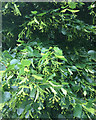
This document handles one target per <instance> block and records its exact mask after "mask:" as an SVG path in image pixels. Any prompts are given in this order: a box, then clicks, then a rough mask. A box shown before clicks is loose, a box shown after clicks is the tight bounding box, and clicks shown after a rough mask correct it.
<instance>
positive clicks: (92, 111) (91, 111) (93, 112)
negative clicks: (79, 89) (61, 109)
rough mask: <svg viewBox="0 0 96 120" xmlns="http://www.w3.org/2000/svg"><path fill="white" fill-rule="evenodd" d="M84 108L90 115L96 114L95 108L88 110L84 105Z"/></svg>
mask: <svg viewBox="0 0 96 120" xmlns="http://www.w3.org/2000/svg"><path fill="white" fill-rule="evenodd" d="M82 106H83V108H85V110H86V111H87V112H90V113H92V114H95V111H96V110H95V109H93V108H87V107H86V106H84V105H82Z"/></svg>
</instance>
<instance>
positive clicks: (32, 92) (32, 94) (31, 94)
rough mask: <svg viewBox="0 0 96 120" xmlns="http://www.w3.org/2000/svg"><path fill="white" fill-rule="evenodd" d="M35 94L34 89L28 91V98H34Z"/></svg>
mask: <svg viewBox="0 0 96 120" xmlns="http://www.w3.org/2000/svg"><path fill="white" fill-rule="evenodd" d="M35 94H36V88H33V89H32V90H31V91H30V97H32V98H34V97H35Z"/></svg>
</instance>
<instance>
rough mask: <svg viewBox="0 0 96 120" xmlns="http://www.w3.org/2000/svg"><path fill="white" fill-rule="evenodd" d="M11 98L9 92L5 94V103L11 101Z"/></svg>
mask: <svg viewBox="0 0 96 120" xmlns="http://www.w3.org/2000/svg"><path fill="white" fill-rule="evenodd" d="M10 97H11V94H10V93H9V92H7V91H6V92H4V94H3V99H2V100H3V101H4V102H7V101H8V100H9V99H10Z"/></svg>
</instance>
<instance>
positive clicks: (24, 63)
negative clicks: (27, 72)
mask: <svg viewBox="0 0 96 120" xmlns="http://www.w3.org/2000/svg"><path fill="white" fill-rule="evenodd" d="M21 64H22V65H23V66H30V64H31V61H30V60H27V59H25V60H24V59H23V60H22V61H21Z"/></svg>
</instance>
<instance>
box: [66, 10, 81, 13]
mask: <svg viewBox="0 0 96 120" xmlns="http://www.w3.org/2000/svg"><path fill="white" fill-rule="evenodd" d="M67 10H68V11H70V12H72V13H76V12H79V11H80V10H71V9H67Z"/></svg>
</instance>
